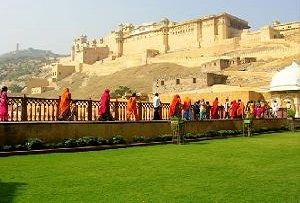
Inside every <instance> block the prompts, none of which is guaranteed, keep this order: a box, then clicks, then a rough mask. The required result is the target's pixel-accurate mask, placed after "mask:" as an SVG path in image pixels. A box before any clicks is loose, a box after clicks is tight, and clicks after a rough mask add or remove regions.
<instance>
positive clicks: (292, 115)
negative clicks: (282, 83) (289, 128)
mask: <svg viewBox="0 0 300 203" xmlns="http://www.w3.org/2000/svg"><path fill="white" fill-rule="evenodd" d="M295 115H296V111H295V110H294V109H288V110H287V117H288V118H295Z"/></svg>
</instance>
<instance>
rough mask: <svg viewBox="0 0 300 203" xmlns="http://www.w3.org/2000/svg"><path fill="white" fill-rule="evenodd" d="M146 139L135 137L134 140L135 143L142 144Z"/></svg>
mask: <svg viewBox="0 0 300 203" xmlns="http://www.w3.org/2000/svg"><path fill="white" fill-rule="evenodd" d="M145 140H146V139H145V137H144V136H135V137H134V138H133V142H136V143H140V142H145Z"/></svg>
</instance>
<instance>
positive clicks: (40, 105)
mask: <svg viewBox="0 0 300 203" xmlns="http://www.w3.org/2000/svg"><path fill="white" fill-rule="evenodd" d="M8 105H9V107H8V113H9V121H56V120H57V118H58V105H59V99H47V98H34V97H26V96H24V97H9V98H8ZM137 105H138V115H139V120H152V119H153V115H154V112H153V105H152V103H150V102H138V103H137ZM72 107H73V108H74V109H75V114H76V116H75V120H78V121H95V120H97V118H98V116H99V115H98V109H99V107H100V102H99V101H94V100H91V99H89V100H79V99H74V100H72ZM110 111H111V114H112V116H113V117H114V119H115V120H119V121H125V120H126V111H127V102H125V101H117V100H116V101H111V102H110ZM161 117H162V119H163V120H167V119H169V104H167V103H163V104H162V108H161Z"/></svg>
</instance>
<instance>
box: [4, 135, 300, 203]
mask: <svg viewBox="0 0 300 203" xmlns="http://www.w3.org/2000/svg"><path fill="white" fill-rule="evenodd" d="M0 202H255V203H258V202H300V133H299V132H297V133H276V134H275V133H274V134H268V135H261V136H256V137H252V138H231V139H225V140H212V141H205V142H198V143H192V144H186V145H161V146H153V147H136V148H128V149H118V150H106V151H98V152H83V153H67V154H46V155H29V156H14V157H8V158H0Z"/></svg>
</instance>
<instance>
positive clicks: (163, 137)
mask: <svg viewBox="0 0 300 203" xmlns="http://www.w3.org/2000/svg"><path fill="white" fill-rule="evenodd" d="M167 141H172V135H159V136H157V137H152V138H150V139H149V142H167Z"/></svg>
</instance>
